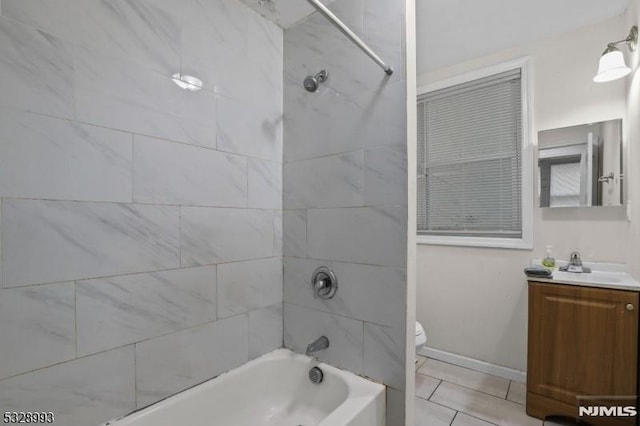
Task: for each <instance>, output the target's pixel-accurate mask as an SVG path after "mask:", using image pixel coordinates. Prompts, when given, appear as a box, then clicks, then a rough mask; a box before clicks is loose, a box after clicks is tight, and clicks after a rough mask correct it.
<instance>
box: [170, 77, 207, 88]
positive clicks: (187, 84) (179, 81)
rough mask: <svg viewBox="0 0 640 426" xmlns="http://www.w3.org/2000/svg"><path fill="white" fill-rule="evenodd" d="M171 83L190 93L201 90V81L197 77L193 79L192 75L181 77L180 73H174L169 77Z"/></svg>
mask: <svg viewBox="0 0 640 426" xmlns="http://www.w3.org/2000/svg"><path fill="white" fill-rule="evenodd" d="M171 79H172V80H173V82H174V83H175V84H176V85H177V86H178V87H179V88H181V89H184V90H189V91H191V92H195V91H197V90H200V89H202V86H203V84H202V80H200V79H199V78H198V77H194V76H192V75H183V74H180V73H175V74H174V75H173V76H171Z"/></svg>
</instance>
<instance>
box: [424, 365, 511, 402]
mask: <svg viewBox="0 0 640 426" xmlns="http://www.w3.org/2000/svg"><path fill="white" fill-rule="evenodd" d="M418 373H420V374H425V375H427V376H431V377H435V378H437V379H441V380H444V381H447V382H449V383H454V384H456V385H460V386H464V387H467V388H470V389H474V390H478V391H481V392H485V393H488V394H491V395H495V396H497V397H500V398H504V397H506V396H507V389H508V387H509V380H507V379H503V378H501V377H496V376H492V375H489V374H485V373H480V372H478V371H474V370H469V369H468V368H462V367H458V366H457V365H453V364H447V363H446V362H442V361H438V360H435V359H431V358H429V359H427V361H426V362H425V363H424V364H423V365H422V367H420V368H419V369H418Z"/></svg>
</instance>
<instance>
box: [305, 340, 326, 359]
mask: <svg viewBox="0 0 640 426" xmlns="http://www.w3.org/2000/svg"><path fill="white" fill-rule="evenodd" d="M328 347H329V339H328V338H327V336H322V337H320V338H318V339H316V340H315V341H314V342H313V343H311V344H310V345H307V355H311V354H312V353H314V352H318V351H321V350H323V349H327V348H328Z"/></svg>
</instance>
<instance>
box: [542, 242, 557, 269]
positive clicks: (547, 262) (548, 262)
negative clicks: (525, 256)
mask: <svg viewBox="0 0 640 426" xmlns="http://www.w3.org/2000/svg"><path fill="white" fill-rule="evenodd" d="M551 248H552V247H551V246H547V257H545V258H544V259H542V266H544V267H545V268H547V269H549V270H550V271H553V270H554V268H555V267H556V259H555V258H554V257H553V256H552V255H551Z"/></svg>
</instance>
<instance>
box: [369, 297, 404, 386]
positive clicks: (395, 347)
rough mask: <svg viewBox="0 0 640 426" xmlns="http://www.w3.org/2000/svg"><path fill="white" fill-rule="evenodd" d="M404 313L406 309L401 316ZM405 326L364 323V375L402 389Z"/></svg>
mask: <svg viewBox="0 0 640 426" xmlns="http://www.w3.org/2000/svg"><path fill="white" fill-rule="evenodd" d="M405 315H406V310H405V311H403V312H402V316H405ZM404 342H405V326H404V325H402V326H401V327H394V328H391V327H384V326H381V325H377V324H369V323H365V324H364V375H365V376H368V377H371V378H372V379H375V380H380V381H382V382H384V383H385V384H387V385H389V386H391V387H393V388H395V389H398V390H403V389H404V383H405V362H404V358H405V357H404V353H405V350H404Z"/></svg>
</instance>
